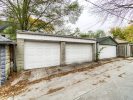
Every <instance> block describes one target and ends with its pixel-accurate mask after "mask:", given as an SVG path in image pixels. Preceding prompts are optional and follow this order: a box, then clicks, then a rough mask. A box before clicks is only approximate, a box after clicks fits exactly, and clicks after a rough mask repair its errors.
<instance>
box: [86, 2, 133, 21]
mask: <svg viewBox="0 0 133 100" xmlns="http://www.w3.org/2000/svg"><path fill="white" fill-rule="evenodd" d="M86 1H87V2H88V3H90V4H92V5H94V6H96V7H98V8H101V9H102V10H104V11H106V12H108V13H110V14H112V15H114V16H117V17H119V18H122V19H125V20H127V21H131V20H129V19H127V18H125V17H122V16H119V15H117V14H114V13H112V12H110V11H108V10H106V9H105V8H103V7H101V6H99V5H97V4H95V3H93V2H91V1H90V0H86Z"/></svg>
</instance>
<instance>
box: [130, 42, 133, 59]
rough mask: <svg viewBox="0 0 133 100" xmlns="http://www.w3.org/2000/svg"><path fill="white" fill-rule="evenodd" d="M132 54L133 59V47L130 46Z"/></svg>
mask: <svg viewBox="0 0 133 100" xmlns="http://www.w3.org/2000/svg"><path fill="white" fill-rule="evenodd" d="M130 54H131V57H133V45H131V46H130Z"/></svg>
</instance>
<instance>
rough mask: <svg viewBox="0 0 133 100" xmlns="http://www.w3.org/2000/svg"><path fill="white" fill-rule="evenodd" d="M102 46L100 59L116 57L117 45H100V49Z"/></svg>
mask: <svg viewBox="0 0 133 100" xmlns="http://www.w3.org/2000/svg"><path fill="white" fill-rule="evenodd" d="M101 48H103V49H102V51H101V53H100V57H99V58H100V59H105V58H113V57H116V46H109V45H99V50H100V49H101Z"/></svg>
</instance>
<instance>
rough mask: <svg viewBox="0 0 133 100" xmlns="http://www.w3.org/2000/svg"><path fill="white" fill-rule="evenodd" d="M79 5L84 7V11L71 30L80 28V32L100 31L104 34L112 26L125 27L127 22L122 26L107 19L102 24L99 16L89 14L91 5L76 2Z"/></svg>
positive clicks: (82, 0)
mask: <svg viewBox="0 0 133 100" xmlns="http://www.w3.org/2000/svg"><path fill="white" fill-rule="evenodd" d="M78 1H79V3H80V5H83V6H84V10H83V12H82V14H81V16H80V17H79V19H78V21H77V22H76V24H73V25H72V28H76V27H78V28H80V30H81V31H82V32H87V31H88V30H94V31H95V30H98V29H102V30H105V31H106V32H107V31H109V29H110V28H112V27H114V26H125V25H127V22H124V23H123V24H120V23H116V22H115V21H114V19H113V18H110V19H108V20H107V21H106V22H105V23H104V24H103V20H101V16H98V15H95V14H92V13H90V10H91V9H90V7H91V6H92V4H89V3H87V2H86V1H85V0H78ZM91 1H92V2H95V1H96V0H91Z"/></svg>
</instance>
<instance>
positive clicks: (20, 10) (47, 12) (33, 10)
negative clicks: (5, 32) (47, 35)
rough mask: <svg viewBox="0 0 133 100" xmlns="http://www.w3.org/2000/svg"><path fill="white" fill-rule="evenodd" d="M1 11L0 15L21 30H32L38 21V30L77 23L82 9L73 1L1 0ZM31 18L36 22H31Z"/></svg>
mask: <svg viewBox="0 0 133 100" xmlns="http://www.w3.org/2000/svg"><path fill="white" fill-rule="evenodd" d="M0 9H1V14H0V15H1V16H4V17H6V18H10V19H12V22H13V23H16V24H18V25H19V28H20V29H21V30H31V29H32V28H33V27H34V25H36V23H37V22H38V21H39V26H38V29H41V28H43V27H47V26H48V25H49V24H52V25H62V24H63V23H64V22H71V23H75V21H76V20H77V19H78V17H79V15H80V14H81V9H82V8H81V6H80V5H79V4H78V2H77V1H74V2H72V1H71V0H0ZM30 18H34V19H35V20H34V21H32V22H30ZM40 20H41V21H42V23H41V21H40Z"/></svg>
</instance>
